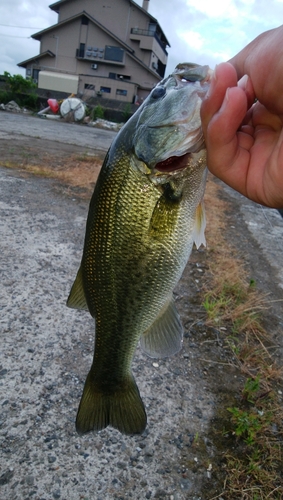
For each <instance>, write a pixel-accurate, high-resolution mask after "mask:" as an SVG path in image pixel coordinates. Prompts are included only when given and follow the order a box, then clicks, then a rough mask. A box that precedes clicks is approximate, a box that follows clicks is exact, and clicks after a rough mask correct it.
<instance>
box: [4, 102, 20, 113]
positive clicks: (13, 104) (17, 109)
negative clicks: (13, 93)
mask: <svg viewBox="0 0 283 500" xmlns="http://www.w3.org/2000/svg"><path fill="white" fill-rule="evenodd" d="M5 110H6V111H12V112H13V113H20V112H21V108H20V106H18V104H17V103H16V102H15V101H10V102H8V104H6V106H5Z"/></svg>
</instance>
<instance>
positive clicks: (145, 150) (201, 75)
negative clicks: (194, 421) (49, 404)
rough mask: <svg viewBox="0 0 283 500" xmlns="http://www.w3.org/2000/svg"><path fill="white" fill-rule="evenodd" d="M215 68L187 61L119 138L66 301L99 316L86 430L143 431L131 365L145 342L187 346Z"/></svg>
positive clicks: (154, 352) (163, 349)
mask: <svg viewBox="0 0 283 500" xmlns="http://www.w3.org/2000/svg"><path fill="white" fill-rule="evenodd" d="M209 71H210V70H209V69H208V67H202V66H195V65H189V64H188V65H187V64H185V65H179V66H178V67H177V68H176V70H175V72H174V73H173V74H172V75H170V76H169V77H168V78H167V79H165V80H163V81H162V82H160V84H158V85H157V86H156V87H155V89H153V91H152V92H151V94H150V95H149V97H148V98H147V99H146V100H145V102H144V103H143V105H142V106H141V107H140V108H139V109H138V111H137V112H136V113H135V114H134V115H133V117H132V118H131V119H130V120H129V121H128V122H127V124H126V125H125V126H124V127H123V129H121V131H120V133H119V134H118V135H117V137H116V139H115V140H114V142H113V144H112V145H111V147H110V149H109V152H108V154H107V156H106V158H105V161H104V164H103V167H102V169H101V172H100V175H99V178H98V181H97V184H96V186H95V190H94V193H93V196H92V199H91V202H90V207H89V214H88V220H87V225H86V235H85V243H84V250H83V257H82V262H81V266H80V268H79V271H78V274H77V278H76V280H75V282H74V284H73V287H72V289H71V292H70V295H69V298H68V302H67V305H68V306H69V307H74V308H81V309H88V310H89V312H90V314H91V315H92V316H93V317H94V318H95V349H94V358H93V363H92V366H91V369H90V372H89V374H88V376H87V379H86V382H85V387H84V391H83V395H82V399H81V402H80V406H79V410H78V415H77V421H76V427H77V430H78V432H80V433H84V432H88V431H90V430H100V429H103V428H105V427H106V426H108V425H111V426H112V427H115V428H117V429H119V430H120V431H121V432H123V433H126V434H132V433H140V432H142V431H143V430H144V428H145V426H146V412H145V409H144V405H143V402H142V400H141V397H140V394H139V390H138V388H137V385H136V383H135V380H134V378H133V375H132V372H131V363H132V359H133V356H134V353H135V349H136V347H137V344H138V342H139V340H140V343H141V347H142V348H143V350H144V351H145V352H146V353H147V354H148V355H149V356H152V357H165V356H170V355H172V354H174V353H175V352H177V351H178V350H179V349H180V348H181V344H182V325H181V322H180V318H179V315H178V313H177V310H176V307H175V305H174V302H173V298H172V293H173V289H174V287H175V286H176V284H177V283H178V281H179V279H180V277H181V274H182V272H183V270H184V267H185V265H186V263H187V260H188V258H189V255H190V252H191V249H192V245H193V243H194V242H196V244H197V246H199V245H200V244H201V243H204V226H205V219H204V213H203V210H202V204H201V202H202V198H203V194H204V188H205V178H206V159H205V150H204V143H203V136H202V132H201V123H200V114H199V108H200V104H201V100H202V98H203V97H204V95H205V93H206V91H207V89H208V85H209V75H210V73H209Z"/></svg>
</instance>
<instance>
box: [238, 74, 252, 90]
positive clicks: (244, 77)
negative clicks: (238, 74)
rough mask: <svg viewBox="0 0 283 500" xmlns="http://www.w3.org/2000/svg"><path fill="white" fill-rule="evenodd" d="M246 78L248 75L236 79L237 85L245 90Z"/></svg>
mask: <svg viewBox="0 0 283 500" xmlns="http://www.w3.org/2000/svg"><path fill="white" fill-rule="evenodd" d="M248 79H249V77H248V75H244V76H242V78H241V79H240V80H239V81H238V87H240V88H241V89H243V90H246V87H247V83H248Z"/></svg>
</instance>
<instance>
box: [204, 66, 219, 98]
mask: <svg viewBox="0 0 283 500" xmlns="http://www.w3.org/2000/svg"><path fill="white" fill-rule="evenodd" d="M216 70H217V65H216V66H215V68H214V71H213V73H212V75H211V78H210V82H209V84H210V85H209V89H208V91H207V94H206V97H210V95H211V93H212V91H213V89H214V88H215V85H216V82H217V75H216Z"/></svg>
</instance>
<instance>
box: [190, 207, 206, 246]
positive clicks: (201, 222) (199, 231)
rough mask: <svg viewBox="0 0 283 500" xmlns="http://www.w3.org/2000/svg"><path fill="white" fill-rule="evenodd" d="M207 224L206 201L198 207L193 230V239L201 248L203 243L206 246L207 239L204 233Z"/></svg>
mask: <svg viewBox="0 0 283 500" xmlns="http://www.w3.org/2000/svg"><path fill="white" fill-rule="evenodd" d="M205 226H206V218H205V210H204V203H203V202H201V203H200V204H199V205H198V206H197V208H196V218H195V226H194V230H193V239H194V242H195V245H196V247H197V248H199V247H200V246H201V245H204V246H206V240H205V235H204V231H205Z"/></svg>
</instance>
